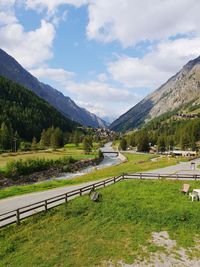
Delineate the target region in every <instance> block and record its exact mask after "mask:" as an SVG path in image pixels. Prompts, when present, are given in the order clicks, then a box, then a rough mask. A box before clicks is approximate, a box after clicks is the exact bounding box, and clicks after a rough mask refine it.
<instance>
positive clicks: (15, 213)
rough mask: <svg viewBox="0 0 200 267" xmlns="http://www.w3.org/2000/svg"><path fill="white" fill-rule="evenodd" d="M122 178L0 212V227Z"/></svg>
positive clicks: (18, 221) (111, 179)
mask: <svg viewBox="0 0 200 267" xmlns="http://www.w3.org/2000/svg"><path fill="white" fill-rule="evenodd" d="M123 179H124V176H123V175H119V176H117V177H112V178H108V179H106V180H103V181H100V182H96V183H94V184H91V185H87V186H84V187H81V188H79V189H76V190H72V191H70V192H67V193H65V194H61V195H58V196H55V197H51V198H48V199H45V200H42V201H39V202H35V203H33V204H30V205H27V206H24V207H21V208H19V209H17V210H12V211H8V212H5V213H2V214H0V227H4V226H7V225H10V224H12V223H17V224H20V222H21V220H23V219H25V218H28V217H30V216H33V215H35V214H37V213H39V212H42V211H47V210H49V209H51V208H53V207H56V206H58V205H61V204H63V203H64V202H67V201H68V200H69V199H70V198H73V197H75V196H77V195H80V196H82V195H83V194H85V193H87V192H88V191H90V190H92V189H97V188H100V187H105V186H107V185H110V184H113V183H117V182H120V181H121V180H123Z"/></svg>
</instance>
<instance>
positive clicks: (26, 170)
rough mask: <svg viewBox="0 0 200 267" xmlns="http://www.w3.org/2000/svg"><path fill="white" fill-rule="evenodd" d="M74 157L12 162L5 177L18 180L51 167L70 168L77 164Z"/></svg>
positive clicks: (7, 166)
mask: <svg viewBox="0 0 200 267" xmlns="http://www.w3.org/2000/svg"><path fill="white" fill-rule="evenodd" d="M75 162H76V160H75V159H73V158H72V157H62V158H60V159H56V160H52V159H47V160H46V159H27V160H22V159H20V160H16V161H10V162H9V163H8V164H7V165H6V171H5V176H6V177H8V178H18V177H19V176H20V175H27V174H31V173H34V172H38V171H44V170H47V169H49V168H50V167H62V166H69V165H70V164H72V163H75Z"/></svg>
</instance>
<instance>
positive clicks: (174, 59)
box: [108, 37, 200, 89]
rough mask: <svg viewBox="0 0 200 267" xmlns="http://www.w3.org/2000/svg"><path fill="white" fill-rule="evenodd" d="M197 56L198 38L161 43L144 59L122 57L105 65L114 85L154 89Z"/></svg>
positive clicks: (199, 51) (199, 48)
mask: <svg viewBox="0 0 200 267" xmlns="http://www.w3.org/2000/svg"><path fill="white" fill-rule="evenodd" d="M199 55H200V37H196V38H191V39H176V40H167V41H162V42H160V43H159V44H158V45H156V46H154V47H152V50H151V51H149V53H147V54H146V55H145V56H144V57H143V58H133V57H128V56H121V57H118V59H117V60H116V61H114V62H110V63H109V64H108V71H109V73H110V74H111V75H112V78H113V79H114V80H115V81H118V82H120V83H122V84H123V85H124V86H127V87H129V88H137V87H147V88H154V89H155V88H156V87H158V86H160V85H161V84H162V83H163V82H165V81H166V80H167V79H168V78H170V76H172V75H174V74H175V73H176V72H177V71H179V70H180V68H181V67H182V66H183V65H184V64H186V63H187V62H188V61H189V60H191V59H192V58H195V57H197V56H199Z"/></svg>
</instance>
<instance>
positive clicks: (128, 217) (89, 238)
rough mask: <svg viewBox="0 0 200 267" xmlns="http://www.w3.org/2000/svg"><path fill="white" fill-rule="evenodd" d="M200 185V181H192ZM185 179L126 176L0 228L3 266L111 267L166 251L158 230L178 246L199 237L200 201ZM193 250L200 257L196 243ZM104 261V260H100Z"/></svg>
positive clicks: (0, 262)
mask: <svg viewBox="0 0 200 267" xmlns="http://www.w3.org/2000/svg"><path fill="white" fill-rule="evenodd" d="M190 184H191V185H192V187H193V188H194V187H200V183H199V182H194V181H193V182H190ZM181 185H182V182H181V181H158V180H157V181H144V180H142V181H139V180H134V181H133V180H132V181H123V182H120V183H118V184H115V185H112V186H110V187H107V188H105V189H103V190H101V193H102V201H101V202H100V203H94V202H91V201H90V200H89V197H88V196H84V197H80V198H77V199H75V200H73V201H70V202H69V203H68V204H64V205H62V206H60V207H58V208H55V209H53V210H51V211H48V213H47V214H45V213H43V214H40V215H36V216H34V217H32V218H30V219H28V220H26V221H24V222H23V223H22V225H21V226H19V227H16V226H10V227H8V228H5V229H2V230H1V231H0V241H1V242H0V266H21V267H23V266H42V267H45V266H46V267H51V266H52V267H53V266H65V267H68V266H76V267H79V266H80V267H84V266H87V267H89V266H97V265H98V266H108V264H106V262H108V261H110V260H111V261H112V262H113V263H114V266H116V265H115V264H116V262H118V261H120V260H124V261H125V262H126V263H133V262H134V260H135V259H136V258H138V257H139V258H140V259H143V258H144V257H148V256H149V253H150V252H155V251H159V250H161V248H160V247H157V246H156V245H153V244H151V233H152V231H158V232H159V231H162V230H166V231H168V232H169V235H170V238H172V239H175V240H176V241H177V244H178V246H182V247H186V248H187V247H192V246H193V239H194V238H195V237H197V238H199V237H200V235H199V227H200V205H199V202H193V203H192V202H191V201H190V200H189V199H188V197H187V196H185V195H182V194H181V193H180V192H179V189H180V188H181ZM193 253H194V254H196V255H197V256H198V257H200V255H199V252H198V251H195V250H194V248H193ZM100 264H101V265H100Z"/></svg>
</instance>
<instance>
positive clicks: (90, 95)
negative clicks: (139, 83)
mask: <svg viewBox="0 0 200 267" xmlns="http://www.w3.org/2000/svg"><path fill="white" fill-rule="evenodd" d="M65 89H66V90H67V91H68V92H71V93H73V94H77V98H78V99H79V98H80V97H81V98H82V99H85V100H88V101H89V100H90V101H91V100H92V101H97V102H98V101H103V102H104V103H105V102H112V103H114V102H117V103H119V102H131V101H133V100H135V99H136V98H137V97H138V96H137V95H136V94H134V93H132V92H130V91H129V90H127V89H124V88H116V87H114V86H111V85H110V84H108V83H105V82H98V81H89V82H86V83H77V82H73V81H69V82H67V83H66V85H65Z"/></svg>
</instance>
